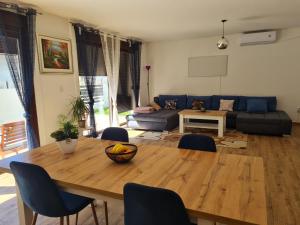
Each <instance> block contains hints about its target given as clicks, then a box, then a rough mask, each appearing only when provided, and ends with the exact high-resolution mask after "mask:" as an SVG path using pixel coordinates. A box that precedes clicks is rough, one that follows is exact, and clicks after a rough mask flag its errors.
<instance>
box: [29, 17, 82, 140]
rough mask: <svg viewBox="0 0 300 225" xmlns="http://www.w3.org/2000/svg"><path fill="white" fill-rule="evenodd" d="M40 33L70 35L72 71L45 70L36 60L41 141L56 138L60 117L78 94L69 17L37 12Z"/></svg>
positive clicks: (74, 54)
mask: <svg viewBox="0 0 300 225" xmlns="http://www.w3.org/2000/svg"><path fill="white" fill-rule="evenodd" d="M36 32H37V34H43V35H47V36H51V37H57V38H64V39H71V41H72V53H73V67H74V73H73V74H42V73H40V70H39V63H38V57H36V62H35V95H36V104H37V113H38V123H39V132H40V141H41V145H45V144H47V143H50V142H53V141H54V140H53V139H52V138H51V137H50V136H49V135H50V133H51V132H53V131H54V130H55V129H57V128H58V125H57V117H58V115H59V114H66V113H68V110H69V107H70V106H69V103H70V101H71V99H72V98H73V97H75V96H78V95H79V84H78V82H79V81H78V63H77V51H76V42H75V36H74V31H73V27H72V25H71V24H70V23H69V22H68V20H66V19H64V18H60V17H57V16H52V15H49V14H43V15H38V16H37V24H36Z"/></svg>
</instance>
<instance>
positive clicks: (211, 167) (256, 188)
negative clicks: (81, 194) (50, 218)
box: [0, 138, 267, 225]
mask: <svg viewBox="0 0 300 225" xmlns="http://www.w3.org/2000/svg"><path fill="white" fill-rule="evenodd" d="M112 143H114V142H112V141H101V140H96V139H88V138H81V139H80V140H79V142H78V146H77V149H76V151H75V152H74V153H73V154H69V155H63V154H62V153H61V152H60V151H59V149H58V147H57V145H56V144H55V143H53V144H49V145H46V146H44V147H40V148H37V149H35V150H33V151H29V152H25V153H22V154H19V155H16V156H13V157H10V158H7V159H3V160H1V161H0V172H10V169H9V163H10V162H11V161H21V162H28V163H34V164H37V165H40V166H42V167H43V168H45V169H46V171H47V172H48V173H49V174H50V176H51V177H52V178H53V179H54V180H55V181H56V183H57V184H58V185H60V186H62V187H66V188H68V187H72V188H76V189H78V190H84V191H89V192H92V193H95V194H101V195H105V196H108V197H112V198H116V199H122V198H123V186H124V184H126V183H127V182H135V183H140V184H145V185H150V186H155V187H161V188H167V189H171V190H173V191H175V192H177V193H178V194H179V195H180V196H181V198H182V199H183V202H184V204H185V206H186V208H187V211H188V213H189V214H190V215H192V216H196V217H202V218H204V219H208V220H213V221H218V222H223V223H226V224H248V225H249V224H259V225H267V214H266V199H265V182H264V169H263V160H262V158H260V157H250V156H242V155H233V154H219V153H211V152H202V151H192V150H183V149H181V150H180V149H177V148H169V147H162V146H160V145H143V144H138V153H137V155H136V156H135V158H134V159H133V160H132V161H131V162H130V163H128V164H116V163H114V162H113V161H111V160H110V159H109V158H108V157H107V156H106V154H105V152H104V148H105V147H107V146H108V145H110V144H112Z"/></svg>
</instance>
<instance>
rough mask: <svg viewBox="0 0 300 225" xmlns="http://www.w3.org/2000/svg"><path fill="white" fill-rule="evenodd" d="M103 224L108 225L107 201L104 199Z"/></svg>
mask: <svg viewBox="0 0 300 225" xmlns="http://www.w3.org/2000/svg"><path fill="white" fill-rule="evenodd" d="M104 212H105V225H108V208H107V201H104Z"/></svg>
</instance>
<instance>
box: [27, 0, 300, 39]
mask: <svg viewBox="0 0 300 225" xmlns="http://www.w3.org/2000/svg"><path fill="white" fill-rule="evenodd" d="M22 2H25V3H29V4H33V5H35V6H38V7H39V8H40V9H42V10H43V11H46V12H49V13H52V14H55V15H59V16H62V17H66V18H69V19H79V20H82V21H85V22H87V23H90V24H94V25H95V26H97V27H98V28H102V29H104V30H109V31H114V32H116V33H119V34H121V35H125V36H129V37H136V38H140V39H143V40H145V41H161V40H178V39H185V38H195V37H203V36H212V35H218V34H220V32H221V22H220V20H221V19H223V18H225V19H228V20H229V21H228V22H227V23H226V26H225V29H226V32H227V33H238V32H243V31H249V30H260V29H280V28H288V27H294V26H300V0H23V1H22Z"/></svg>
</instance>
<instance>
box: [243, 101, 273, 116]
mask: <svg viewBox="0 0 300 225" xmlns="http://www.w3.org/2000/svg"><path fill="white" fill-rule="evenodd" d="M247 112H248V113H266V112H268V102H267V100H266V99H248V100H247Z"/></svg>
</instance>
